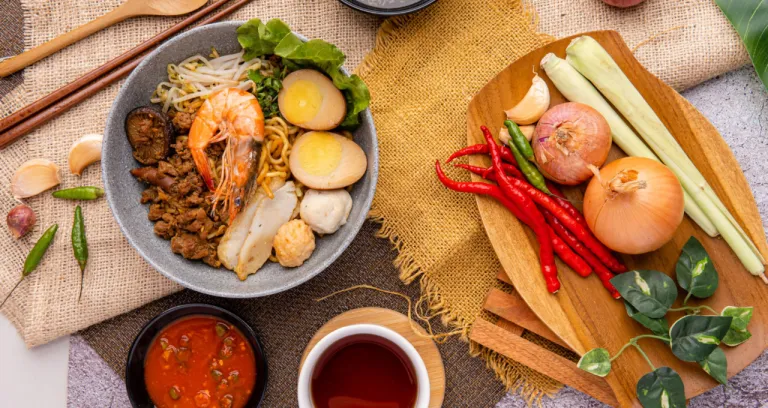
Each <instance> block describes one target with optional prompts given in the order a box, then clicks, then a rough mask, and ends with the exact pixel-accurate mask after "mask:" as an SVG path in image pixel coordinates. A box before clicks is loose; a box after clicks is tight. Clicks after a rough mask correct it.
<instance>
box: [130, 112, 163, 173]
mask: <svg viewBox="0 0 768 408" xmlns="http://www.w3.org/2000/svg"><path fill="white" fill-rule="evenodd" d="M125 133H126V135H127V136H128V142H130V143H131V147H133V157H134V158H135V159H136V161H138V162H139V163H141V164H145V165H149V164H157V162H159V161H160V160H163V159H165V158H166V157H168V153H169V151H170V149H171V139H172V138H173V137H174V131H173V124H172V123H171V120H170V119H169V118H168V115H166V114H165V113H163V112H161V111H159V110H157V109H155V108H153V107H150V106H141V107H138V108H136V109H134V110H132V111H131V112H130V113H128V116H127V117H126V118H125Z"/></svg>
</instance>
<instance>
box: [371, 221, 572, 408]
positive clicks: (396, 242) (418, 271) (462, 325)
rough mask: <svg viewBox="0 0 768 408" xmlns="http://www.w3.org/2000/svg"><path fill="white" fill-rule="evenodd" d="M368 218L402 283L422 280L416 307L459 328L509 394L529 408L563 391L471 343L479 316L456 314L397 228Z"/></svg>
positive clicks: (475, 353) (447, 324) (450, 326)
mask: <svg viewBox="0 0 768 408" xmlns="http://www.w3.org/2000/svg"><path fill="white" fill-rule="evenodd" d="M368 218H369V219H370V220H371V221H373V222H375V223H377V224H379V225H381V228H380V230H379V231H378V233H377V234H376V236H377V237H379V238H385V239H388V240H389V242H390V243H391V244H392V246H393V247H394V249H395V250H396V251H397V257H396V258H395V261H394V265H395V267H397V268H398V269H399V270H400V280H401V281H402V282H403V283H405V284H411V283H413V282H414V281H416V280H418V281H419V288H420V292H421V297H420V298H419V299H418V300H417V302H416V304H417V305H418V304H421V303H426V306H427V309H428V314H429V315H428V316H427V320H429V319H431V318H433V317H438V316H439V317H440V320H441V322H442V323H443V325H444V326H445V327H447V328H448V329H449V330H454V329H457V330H459V331H460V334H459V336H460V338H461V339H462V340H463V341H465V342H467V343H468V344H469V354H470V355H471V356H473V357H481V358H482V359H483V360H485V365H486V367H488V368H490V369H491V370H493V372H494V374H496V378H497V379H498V380H499V381H501V383H502V384H503V385H504V387H505V388H506V389H507V391H511V392H516V393H518V394H519V395H520V396H521V397H523V399H525V401H526V402H527V403H528V404H529V405H534V404H536V405H539V406H540V405H541V400H542V398H543V397H552V396H554V395H555V394H556V393H557V392H558V391H559V390H560V389H561V388H562V384H560V385H559V386H555V387H554V388H553V389H549V390H545V389H541V388H539V387H537V386H535V385H533V384H530V383H529V382H528V380H527V379H525V378H523V377H522V376H521V374H520V373H517V372H515V371H516V370H515V368H514V367H513V365H515V364H520V363H517V362H515V361H513V360H511V359H509V358H508V357H505V356H503V355H501V354H499V353H497V352H495V351H493V350H491V349H489V348H487V347H485V346H483V345H481V344H479V343H476V342H474V341H471V340H469V332H470V331H471V329H472V323H474V321H475V319H480V318H483V317H480V316H479V315H476V316H464V315H461V314H459V313H457V312H456V311H455V310H454V309H453V308H452V307H451V305H450V303H449V302H448V301H447V300H446V299H445V298H444V297H443V296H442V295H441V293H442V292H441V291H440V287H439V286H438V285H437V284H436V283H435V282H433V281H432V280H431V279H430V278H429V276H427V275H426V274H425V273H424V270H423V269H422V268H421V267H420V266H419V265H418V264H417V262H416V259H415V258H414V255H413V253H412V252H411V251H410V250H409V249H408V247H407V245H406V244H405V243H404V242H403V241H402V240H401V239H400V238H399V237H398V235H397V233H396V232H395V229H394V227H393V226H392V225H391V223H389V222H388V221H387V220H386V218H385V217H383V216H382V215H381V214H379V213H378V212H376V211H375V210H373V209H372V210H371V211H370V212H369V213H368ZM487 317H488V320H491V321H493V320H495V319H496V318H495V317H494V316H493V315H490V314H489V315H488V316H487Z"/></svg>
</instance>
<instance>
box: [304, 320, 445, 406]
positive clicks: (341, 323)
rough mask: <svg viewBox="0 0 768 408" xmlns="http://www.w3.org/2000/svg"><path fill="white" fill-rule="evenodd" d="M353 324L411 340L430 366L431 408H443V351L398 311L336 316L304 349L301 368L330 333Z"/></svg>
mask: <svg viewBox="0 0 768 408" xmlns="http://www.w3.org/2000/svg"><path fill="white" fill-rule="evenodd" d="M353 324H377V325H379V326H384V327H386V328H388V329H391V330H394V331H396V332H397V333H398V334H400V335H401V336H403V337H405V338H406V339H407V340H408V341H410V342H411V344H412V345H413V347H414V348H415V349H416V351H418V352H419V355H420V356H421V358H422V359H423V360H424V365H425V366H426V367H427V374H428V375H429V387H430V389H431V394H430V395H429V407H430V408H440V407H441V406H442V405H443V398H444V397H445V368H444V367H443V359H442V358H441V357H440V350H438V349H437V346H436V345H435V342H434V341H432V339H430V338H429V337H427V332H426V331H425V330H424V329H422V328H421V326H419V325H418V324H416V325H413V326H411V321H410V319H408V316H406V315H404V314H402V313H398V312H395V311H394V310H389V309H383V308H380V307H362V308H359V309H352V310H350V311H347V312H344V313H342V314H340V315H338V316H336V317H334V318H333V319H331V320H329V321H328V322H327V323H326V324H324V325H323V327H321V328H320V329H319V330H318V331H317V333H315V335H314V336H313V337H312V340H310V341H309V344H307V348H305V349H304V354H303V355H302V356H301V365H300V366H302V365H304V360H305V359H306V358H307V355H308V354H309V352H310V351H311V350H312V348H313V347H315V344H317V342H319V341H320V340H321V339H322V338H323V337H325V336H326V335H328V333H330V332H332V331H334V330H336V329H340V328H342V327H346V326H351V325H353ZM413 327H416V328H417V329H418V330H419V333H421V334H422V335H421V336H419V335H418V334H416V333H415V332H414V331H413Z"/></svg>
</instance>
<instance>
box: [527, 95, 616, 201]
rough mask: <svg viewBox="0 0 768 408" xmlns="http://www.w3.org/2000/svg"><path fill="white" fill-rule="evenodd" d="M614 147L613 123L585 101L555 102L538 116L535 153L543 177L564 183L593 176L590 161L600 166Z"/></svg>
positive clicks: (534, 135) (534, 140)
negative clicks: (585, 103)
mask: <svg viewBox="0 0 768 408" xmlns="http://www.w3.org/2000/svg"><path fill="white" fill-rule="evenodd" d="M609 150H611V127H610V126H609V125H608V122H607V121H606V120H605V118H604V117H603V115H601V114H600V112H598V111H597V110H595V109H593V108H592V107H590V106H587V105H584V104H582V103H576V102H568V103H563V104H560V105H557V106H555V107H554V108H552V109H550V110H548V111H547V113H545V114H544V116H542V117H541V119H539V124H538V125H536V132H535V133H534V134H533V153H534V158H535V159H536V163H537V164H538V166H539V170H541V173H542V174H543V175H544V177H546V178H548V179H550V180H552V181H555V182H557V183H560V184H565V185H571V186H572V185H576V184H580V183H582V182H584V181H586V180H588V179H589V178H590V177H592V171H590V170H589V165H593V166H595V167H600V166H602V165H603V163H605V159H606V158H608V151H609Z"/></svg>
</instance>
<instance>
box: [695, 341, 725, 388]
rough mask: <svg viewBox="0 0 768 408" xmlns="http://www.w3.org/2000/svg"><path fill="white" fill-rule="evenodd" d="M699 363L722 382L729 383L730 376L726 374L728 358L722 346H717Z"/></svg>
mask: <svg viewBox="0 0 768 408" xmlns="http://www.w3.org/2000/svg"><path fill="white" fill-rule="evenodd" d="M699 365H700V366H701V368H703V369H704V371H706V372H707V374H709V375H711V376H712V378H714V379H715V380H717V382H719V383H720V384H726V385H727V384H728V376H727V375H726V372H727V371H728V360H726V359H725V353H724V352H723V349H721V348H720V347H717V348H715V349H714V350H712V352H711V353H710V354H709V355H708V356H707V358H705V359H704V360H701V361H699Z"/></svg>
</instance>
